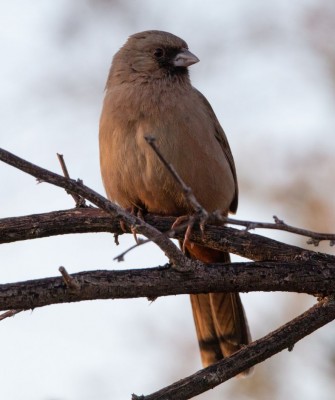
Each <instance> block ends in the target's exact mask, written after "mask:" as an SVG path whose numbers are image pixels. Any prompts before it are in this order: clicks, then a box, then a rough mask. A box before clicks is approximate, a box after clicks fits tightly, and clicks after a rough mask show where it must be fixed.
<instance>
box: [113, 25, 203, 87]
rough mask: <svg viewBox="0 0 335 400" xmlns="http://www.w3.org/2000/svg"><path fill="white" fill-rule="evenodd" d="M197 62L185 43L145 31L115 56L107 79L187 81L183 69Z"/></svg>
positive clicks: (160, 33)
mask: <svg viewBox="0 0 335 400" xmlns="http://www.w3.org/2000/svg"><path fill="white" fill-rule="evenodd" d="M198 61H199V59H198V57H196V56H195V55H194V54H192V53H191V52H190V51H189V50H188V46H187V43H186V42H185V41H184V40H182V39H180V38H179V37H177V36H175V35H172V34H171V33H168V32H162V31H145V32H140V33H136V34H134V35H132V36H130V37H129V39H128V40H127V42H126V43H125V44H124V46H123V47H122V48H121V49H120V50H119V51H118V52H117V53H116V54H115V56H114V59H113V63H112V68H111V76H110V78H112V79H113V78H119V79H118V80H119V81H120V79H121V81H122V80H124V81H127V82H130V81H131V80H135V79H138V77H139V76H140V77H142V79H143V78H144V79H147V80H156V79H161V78H164V77H166V76H169V77H171V76H185V77H188V71H187V67H189V66H190V65H192V64H195V63H197V62H198Z"/></svg>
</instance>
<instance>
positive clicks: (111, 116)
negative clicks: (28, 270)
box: [99, 31, 250, 366]
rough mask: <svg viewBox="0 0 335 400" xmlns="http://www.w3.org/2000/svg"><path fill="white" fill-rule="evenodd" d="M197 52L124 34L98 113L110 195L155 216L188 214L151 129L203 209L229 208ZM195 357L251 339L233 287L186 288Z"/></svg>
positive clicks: (206, 257)
mask: <svg viewBox="0 0 335 400" xmlns="http://www.w3.org/2000/svg"><path fill="white" fill-rule="evenodd" d="M198 61H199V59H198V58H197V57H196V56H195V55H194V54H192V53H191V52H190V51H189V50H188V46H187V44H186V42H185V41H184V40H182V39H180V38H179V37H177V36H175V35H172V34H171V33H167V32H161V31H146V32H140V33H136V34H134V35H132V36H130V37H129V39H128V41H127V42H126V43H125V45H124V46H123V47H122V48H121V49H120V50H119V51H118V52H117V53H116V54H115V56H114V58H113V62H112V66H111V69H110V72H109V76H108V79H107V84H106V95H105V99H104V104H103V110H102V114H101V119H100V135H99V139H100V165H101V174H102V179H103V183H104V186H105V189H106V192H107V195H108V197H109V199H111V200H112V201H115V202H117V203H118V204H119V205H121V206H122V207H124V208H132V209H138V210H142V211H145V212H151V213H157V214H161V215H173V216H182V215H187V214H191V213H192V209H191V207H190V205H189V203H188V202H187V201H186V199H185V197H184V195H183V193H182V191H181V188H180V186H179V185H178V183H177V182H176V181H175V180H174V179H173V177H172V176H171V175H170V173H169V172H168V171H167V170H166V168H165V167H164V166H163V164H162V163H161V161H160V160H159V159H158V157H157V156H156V154H155V153H154V152H153V151H152V149H151V148H150V146H149V145H148V144H147V143H146V141H145V139H144V137H145V136H147V135H151V136H154V137H155V139H156V145H157V146H158V147H159V149H160V151H161V152H162V154H163V156H164V158H165V159H166V160H167V161H168V162H169V163H171V164H172V165H173V166H174V168H175V169H176V170H177V172H178V173H179V175H180V176H181V178H182V179H183V180H184V182H185V183H186V184H187V185H188V186H189V187H191V188H192V190H193V193H194V195H195V197H196V198H197V200H198V201H199V203H200V204H201V205H202V206H203V207H204V208H205V209H206V210H207V211H208V212H213V211H216V210H220V211H221V212H222V213H223V214H227V213H228V212H233V213H234V212H236V209H237V203H238V187H237V179H236V171H235V165H234V160H233V156H232V153H231V150H230V147H229V144H228V141H227V138H226V135H225V133H224V131H223V129H222V128H221V126H220V124H219V122H218V120H217V118H216V116H215V114H214V111H213V109H212V107H211V106H210V104H209V103H208V101H207V100H206V98H205V97H204V96H203V95H202V94H201V93H200V92H199V91H198V90H197V89H195V88H194V87H193V86H192V85H191V82H190V78H189V73H188V69H187V68H188V67H189V66H190V65H192V64H195V63H197V62H198ZM186 252H187V255H188V256H190V257H192V258H196V259H198V260H201V261H202V262H205V263H227V262H229V261H230V258H229V254H228V253H226V252H221V251H217V250H213V249H210V248H206V247H204V246H200V245H196V244H194V243H186ZM191 304H192V309H193V316H194V321H195V326H196V331H197V336H198V341H199V347H200V352H201V359H202V363H203V365H204V366H208V365H210V364H212V363H214V362H216V361H218V360H220V359H222V358H223V357H227V356H229V355H231V354H232V353H234V352H235V351H237V350H239V349H240V348H241V347H243V346H244V345H246V344H248V343H249V341H250V335H249V329H248V325H247V321H246V318H245V314H244V310H243V306H242V303H241V300H240V297H239V294H238V293H210V294H192V295H191Z"/></svg>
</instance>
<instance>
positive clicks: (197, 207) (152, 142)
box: [144, 136, 208, 219]
mask: <svg viewBox="0 0 335 400" xmlns="http://www.w3.org/2000/svg"><path fill="white" fill-rule="evenodd" d="M144 139H145V140H146V141H147V143H148V144H149V146H150V147H151V148H152V149H153V151H154V152H155V153H156V155H157V156H158V158H159V159H160V160H161V161H162V163H163V164H164V166H165V167H166V169H167V170H168V171H169V172H170V174H171V175H172V176H173V178H174V179H175V180H176V181H177V182H178V183H179V185H180V187H181V189H182V191H183V193H184V196H185V199H186V200H187V201H188V203H189V204H190V206H191V207H192V208H193V209H194V211H195V212H196V213H197V214H198V216H199V217H200V218H204V219H205V218H207V217H208V213H207V211H206V210H205V209H204V208H203V207H202V206H201V204H200V203H199V202H198V200H197V199H196V197H195V196H194V194H193V191H192V189H191V188H190V187H189V186H187V185H186V184H185V182H184V181H183V180H182V178H181V177H180V176H179V174H178V172H177V171H176V169H175V168H174V166H173V165H172V164H170V163H169V162H168V161H167V160H166V159H165V158H164V156H163V154H162V153H161V151H160V150H159V148H158V147H157V146H156V139H155V137H154V136H145V137H144Z"/></svg>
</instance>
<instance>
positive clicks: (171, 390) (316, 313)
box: [132, 298, 335, 400]
mask: <svg viewBox="0 0 335 400" xmlns="http://www.w3.org/2000/svg"><path fill="white" fill-rule="evenodd" d="M334 319H335V301H334V298H329V299H324V300H322V301H320V302H319V303H318V304H316V305H315V306H313V307H312V308H310V309H309V310H308V311H306V312H304V313H303V314H301V315H300V316H298V317H297V318H295V319H293V320H292V321H290V322H289V323H287V324H285V325H283V326H282V327H280V328H278V329H277V330H275V331H273V332H271V333H270V334H268V335H266V336H264V337H263V338H262V339H259V340H256V341H255V342H252V343H251V344H249V345H248V346H246V347H244V348H242V349H241V350H239V351H238V352H236V353H234V354H233V355H232V356H231V357H229V358H225V359H223V360H222V361H219V362H217V363H216V364H213V365H211V366H210V367H207V368H205V369H203V370H201V371H199V372H197V373H195V374H194V375H191V376H189V377H187V378H184V379H181V380H179V381H178V382H176V383H174V384H172V385H170V386H168V387H166V388H164V389H161V390H159V391H158V392H155V393H152V394H149V395H147V396H136V395H133V396H132V400H167V399H173V400H187V399H190V398H192V397H194V396H196V395H198V394H200V393H204V392H206V391H207V390H209V389H212V388H214V387H215V386H217V385H220V384H221V383H223V382H225V381H227V380H228V379H230V378H232V377H234V376H235V375H237V374H239V373H240V372H242V371H244V370H246V369H248V368H251V367H252V366H254V365H256V364H258V363H260V362H262V361H264V360H266V359H267V358H269V357H271V356H273V355H274V354H276V353H279V352H280V351H282V350H284V349H292V347H293V346H294V344H295V343H297V342H298V341H299V340H301V339H302V338H304V337H305V336H307V335H310V334H311V333H312V332H314V331H315V330H317V329H319V328H320V327H322V326H324V325H326V324H327V323H329V322H331V321H333V320H334Z"/></svg>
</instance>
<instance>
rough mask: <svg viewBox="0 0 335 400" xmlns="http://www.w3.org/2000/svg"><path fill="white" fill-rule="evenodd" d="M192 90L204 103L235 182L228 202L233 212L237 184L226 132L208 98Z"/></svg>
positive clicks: (236, 198)
mask: <svg viewBox="0 0 335 400" xmlns="http://www.w3.org/2000/svg"><path fill="white" fill-rule="evenodd" d="M194 91H195V92H196V94H197V95H198V96H199V98H200V100H201V101H202V102H203V103H204V104H205V107H206V108H207V110H208V113H209V115H210V117H211V119H212V121H213V124H214V131H215V137H216V139H217V140H218V142H219V143H220V146H221V148H222V151H223V154H224V156H225V157H226V159H227V161H228V163H229V166H230V169H231V172H232V174H233V177H234V182H235V196H234V199H233V201H232V203H231V204H230V209H229V211H231V212H233V213H235V212H236V210H237V205H238V184H237V176H236V168H235V163H234V158H233V155H232V152H231V150H230V146H229V143H228V140H227V137H226V134H225V133H224V130H223V129H222V127H221V125H220V123H219V121H218V119H217V118H216V115H215V113H214V111H213V109H212V107H211V105H210V104H209V102H208V100H207V99H206V97H205V96H204V95H203V94H202V93H201V92H199V90H197V89H195V88H194Z"/></svg>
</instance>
